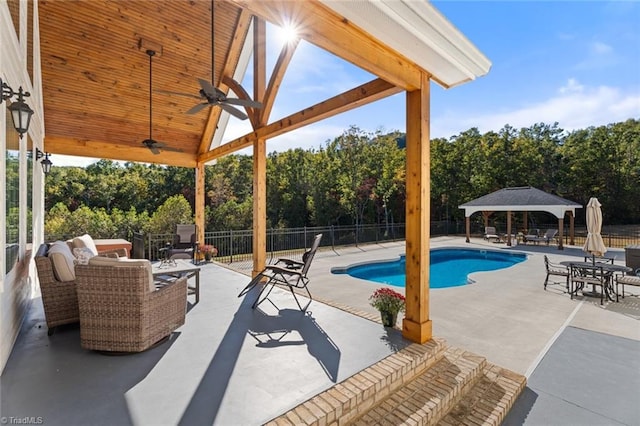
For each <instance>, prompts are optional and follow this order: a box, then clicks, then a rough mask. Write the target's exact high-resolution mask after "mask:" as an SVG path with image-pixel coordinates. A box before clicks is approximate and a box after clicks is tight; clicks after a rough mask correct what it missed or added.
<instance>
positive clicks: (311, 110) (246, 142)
mask: <svg viewBox="0 0 640 426" xmlns="http://www.w3.org/2000/svg"><path fill="white" fill-rule="evenodd" d="M399 92H402V88H399V87H396V86H394V85H393V84H391V83H389V82H386V81H384V80H382V79H375V80H372V81H370V82H368V83H365V84H363V85H361V86H358V87H356V88H353V89H351V90H348V91H346V92H344V93H342V94H340V95H337V96H334V97H332V98H330V99H327V100H325V101H322V102H320V103H318V104H315V105H313V106H310V107H308V108H305V109H303V110H302V111H299V112H297V113H295V114H292V115H290V116H288V117H285V118H282V119H280V120H278V121H275V122H273V123H271V124H269V125H267V126H264V127H261V128H259V129H257V130H255V131H254V132H251V133H249V134H247V135H244V136H241V137H239V138H237V139H234V140H233V141H230V142H229V143H226V144H224V145H222V146H219V147H217V148H215V149H213V150H211V151H209V152H207V153H205V154H201V155H200V156H199V157H198V161H201V162H208V161H211V160H215V159H216V158H220V157H223V156H225V155H228V154H231V153H233V152H235V151H238V150H240V149H243V148H246V147H248V146H251V145H252V144H253V141H255V140H256V139H259V138H264V139H271V138H274V137H276V136H280V135H282V134H284V133H287V132H290V131H292V130H295V129H298V128H300V127H303V126H306V125H309V124H312V123H316V122H318V121H320V120H323V119H325V118H329V117H333V116H334V115H337V114H340V113H343V112H346V111H349V110H352V109H354V108H357V107H360V106H362V105H366V104H369V103H371V102H375V101H377V100H380V99H384V98H386V97H388V96H391V95H395V94H396V93H399Z"/></svg>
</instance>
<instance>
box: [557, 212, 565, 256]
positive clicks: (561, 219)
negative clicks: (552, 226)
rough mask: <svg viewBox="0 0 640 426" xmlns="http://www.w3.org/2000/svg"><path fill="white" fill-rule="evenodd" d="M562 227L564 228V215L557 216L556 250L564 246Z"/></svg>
mask: <svg viewBox="0 0 640 426" xmlns="http://www.w3.org/2000/svg"><path fill="white" fill-rule="evenodd" d="M563 228H564V217H560V218H558V250H564V246H563V245H562V238H563V232H562V231H563Z"/></svg>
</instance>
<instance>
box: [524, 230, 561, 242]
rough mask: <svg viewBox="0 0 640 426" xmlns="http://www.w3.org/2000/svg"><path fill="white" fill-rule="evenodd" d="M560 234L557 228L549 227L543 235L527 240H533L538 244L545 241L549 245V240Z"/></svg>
mask: <svg viewBox="0 0 640 426" xmlns="http://www.w3.org/2000/svg"><path fill="white" fill-rule="evenodd" d="M557 234H558V230H557V229H547V231H546V232H545V233H544V235H543V236H542V237H536V238H531V239H528V240H527V241H532V242H535V243H536V244H538V243H539V242H544V243H545V244H546V245H549V242H551V241H553V240H555V239H556V235H557Z"/></svg>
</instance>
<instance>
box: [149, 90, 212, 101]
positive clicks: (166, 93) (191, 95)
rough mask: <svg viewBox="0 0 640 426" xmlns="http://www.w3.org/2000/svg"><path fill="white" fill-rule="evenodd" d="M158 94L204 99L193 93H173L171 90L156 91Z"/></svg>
mask: <svg viewBox="0 0 640 426" xmlns="http://www.w3.org/2000/svg"><path fill="white" fill-rule="evenodd" d="M154 92H156V93H164V94H165V95H176V96H186V97H187V98H195V99H202V96H199V95H194V94H192V93H181V92H172V91H171V90H154Z"/></svg>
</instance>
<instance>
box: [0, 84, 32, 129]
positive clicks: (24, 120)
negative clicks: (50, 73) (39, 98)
mask: <svg viewBox="0 0 640 426" xmlns="http://www.w3.org/2000/svg"><path fill="white" fill-rule="evenodd" d="M0 87H2V96H0V104H1V103H2V101H6V100H9V101H11V98H12V97H14V96H17V97H18V100H17V101H15V102H14V101H11V105H9V111H11V118H12V119H13V127H14V128H15V129H16V132H18V134H19V135H20V139H22V135H24V134H25V133H27V131H28V130H29V124H30V123H31V116H32V115H33V110H32V109H31V108H30V107H29V105H27V103H26V102H25V101H24V98H26V97H29V96H31V94H30V93H29V92H25V91H23V90H22V86H20V88H19V89H18V92H17V93H16V92H15V91H14V90H13V89H12V88H11V87H9V85H8V84H7V83H5V82H3V81H2V79H0Z"/></svg>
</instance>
